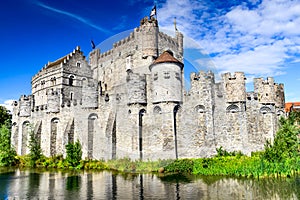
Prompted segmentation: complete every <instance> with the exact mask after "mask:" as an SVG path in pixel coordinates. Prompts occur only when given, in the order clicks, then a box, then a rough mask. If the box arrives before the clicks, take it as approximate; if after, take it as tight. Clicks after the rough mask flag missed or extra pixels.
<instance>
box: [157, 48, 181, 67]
mask: <svg viewBox="0 0 300 200" xmlns="http://www.w3.org/2000/svg"><path fill="white" fill-rule="evenodd" d="M166 62H171V63H180V64H182V62H180V61H179V60H177V59H176V58H174V56H173V53H172V52H170V51H164V52H163V53H162V54H161V55H160V56H159V57H158V58H157V59H156V60H155V61H154V62H153V63H152V64H157V63H166Z"/></svg>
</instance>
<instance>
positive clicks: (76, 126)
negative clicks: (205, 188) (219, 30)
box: [11, 17, 284, 160]
mask: <svg viewBox="0 0 300 200" xmlns="http://www.w3.org/2000/svg"><path fill="white" fill-rule="evenodd" d="M183 70H184V64H183V34H182V33H180V32H179V31H178V30H176V33H175V36H174V37H171V36H169V35H166V34H164V33H162V32H160V31H159V27H158V23H157V20H156V19H155V18H153V17H151V18H150V19H149V18H148V17H145V18H143V19H142V20H141V22H140V26H139V27H137V28H135V29H134V31H133V32H131V33H130V35H129V36H128V37H126V38H124V39H122V40H120V41H118V42H116V43H114V44H113V47H112V49H111V50H108V51H106V52H101V51H100V49H93V51H92V52H90V54H89V62H88V61H87V59H86V58H85V56H84V55H83V52H82V51H81V50H80V48H79V47H76V49H75V50H74V51H73V52H71V53H70V54H68V55H66V56H64V57H62V58H60V59H58V60H56V61H54V62H49V63H48V64H46V65H45V66H44V67H43V68H42V69H41V70H40V71H39V72H38V73H37V74H36V75H35V76H33V78H32V82H31V84H32V94H31V95H29V96H25V95H23V96H21V98H20V99H19V101H15V102H14V106H13V107H14V108H13V119H12V135H11V141H12V145H13V146H14V147H15V148H16V150H17V152H18V154H20V155H24V154H27V153H29V148H28V140H29V131H30V130H29V126H28V125H31V128H32V129H33V131H34V133H35V134H36V135H37V138H38V139H39V142H40V144H41V148H42V150H43V154H45V155H46V156H53V155H58V154H62V155H64V156H65V155H66V150H65V145H66V144H68V143H70V142H75V141H77V140H78V141H79V142H80V143H81V145H82V150H83V158H88V159H103V160H109V159H116V158H124V157H128V158H131V159H144V160H148V159H149V160H157V159H169V158H172V159H175V158H187V157H209V156H212V155H214V154H216V148H219V147H221V146H222V147H223V149H226V150H228V151H238V150H240V151H242V152H243V153H245V154H248V155H249V154H250V153H251V152H253V151H258V150H262V149H263V148H264V143H265V141H266V140H272V139H273V138H274V134H275V133H276V130H277V127H278V118H279V117H280V116H281V115H284V87H283V84H277V83H274V80H273V78H267V79H266V80H264V79H263V78H256V79H254V91H253V92H246V87H245V80H246V78H245V75H244V73H242V72H236V73H234V74H231V73H225V74H223V75H222V79H221V80H220V81H219V82H215V76H214V74H213V73H212V72H210V71H208V72H204V71H200V72H197V73H192V74H191V75H190V79H191V88H190V89H189V91H185V87H184V83H183V80H184V77H183Z"/></svg>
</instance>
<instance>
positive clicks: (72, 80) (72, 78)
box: [69, 75, 75, 86]
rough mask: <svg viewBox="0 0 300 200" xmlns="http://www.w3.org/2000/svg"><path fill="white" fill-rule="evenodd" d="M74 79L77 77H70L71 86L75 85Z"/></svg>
mask: <svg viewBox="0 0 300 200" xmlns="http://www.w3.org/2000/svg"><path fill="white" fill-rule="evenodd" d="M74 79H75V77H74V76H73V75H71V76H70V77H69V86H73V84H74Z"/></svg>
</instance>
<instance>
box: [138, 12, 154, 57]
mask: <svg viewBox="0 0 300 200" xmlns="http://www.w3.org/2000/svg"><path fill="white" fill-rule="evenodd" d="M136 31H138V32H139V36H140V43H141V44H140V45H141V47H142V56H143V58H147V57H148V56H152V57H154V58H157V56H158V23H157V20H156V19H155V18H153V17H152V18H151V19H148V17H145V18H143V19H142V20H141V25H140V27H139V28H138V29H136Z"/></svg>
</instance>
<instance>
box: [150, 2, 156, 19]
mask: <svg viewBox="0 0 300 200" xmlns="http://www.w3.org/2000/svg"><path fill="white" fill-rule="evenodd" d="M154 15H156V5H154V6H153V8H152V10H151V13H150V17H152V16H154Z"/></svg>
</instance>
